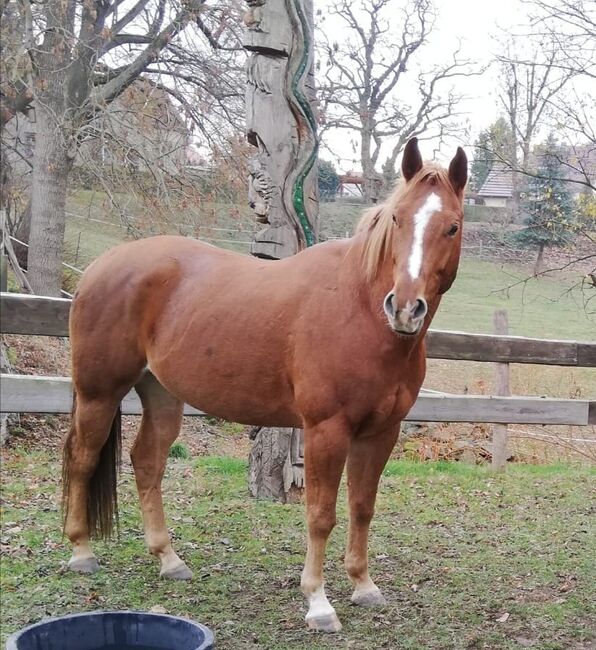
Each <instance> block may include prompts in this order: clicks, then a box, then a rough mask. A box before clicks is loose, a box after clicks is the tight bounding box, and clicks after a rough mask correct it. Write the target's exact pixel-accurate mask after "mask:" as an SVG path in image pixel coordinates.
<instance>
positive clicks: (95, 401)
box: [63, 393, 120, 573]
mask: <svg viewBox="0 0 596 650" xmlns="http://www.w3.org/2000/svg"><path fill="white" fill-rule="evenodd" d="M119 401H120V400H119V399H117V398H113V397H105V398H101V399H100V398H89V397H86V396H85V395H84V394H81V393H79V394H78V395H75V402H74V407H73V417H72V424H71V430H70V434H69V436H68V438H67V440H66V444H65V446H64V463H63V478H64V480H63V486H64V506H65V513H66V516H65V521H64V532H65V534H66V535H67V536H68V538H69V539H70V541H71V543H72V545H73V553H72V557H71V558H70V561H69V562H68V568H69V569H72V570H73V571H79V572H81V573H94V572H95V571H97V570H98V569H99V565H98V563H97V559H96V558H95V555H94V554H93V552H92V550H91V546H90V544H89V536H90V534H91V533H94V532H99V533H100V534H101V535H103V536H108V535H109V533H110V531H111V524H112V517H113V515H114V514H115V505H116V471H117V470H116V466H117V462H118V458H117V456H118V452H119V445H120V441H119V435H120V431H119V413H118V405H119ZM90 483H91V485H90Z"/></svg>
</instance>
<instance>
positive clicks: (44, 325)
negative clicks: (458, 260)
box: [0, 293, 596, 367]
mask: <svg viewBox="0 0 596 650" xmlns="http://www.w3.org/2000/svg"><path fill="white" fill-rule="evenodd" d="M69 310H70V300H68V299H66V298H46V297H43V296H32V295H28V294H18V293H2V294H0V312H1V313H2V321H1V332H2V333H3V334H35V335H39V336H68V312H69ZM427 355H428V357H429V358H431V359H452V360H460V361H492V362H497V363H535V364H542V365H549V366H581V367H596V343H592V342H588V341H556V340H550V339H534V338H526V337H524V336H495V335H493V334H468V333H466V332H448V331H442V330H430V331H429V333H428V335H427Z"/></svg>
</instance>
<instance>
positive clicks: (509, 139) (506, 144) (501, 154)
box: [470, 117, 513, 192]
mask: <svg viewBox="0 0 596 650" xmlns="http://www.w3.org/2000/svg"><path fill="white" fill-rule="evenodd" d="M512 146H513V136H512V133H511V127H510V126H509V124H508V123H507V120H506V119H505V118H504V117H499V118H498V119H497V120H496V121H495V122H493V123H492V124H491V125H490V126H489V127H488V128H486V129H483V130H482V131H481V132H480V133H479V134H478V138H476V142H475V143H474V154H473V155H474V160H473V162H472V166H471V170H470V186H471V189H472V190H474V191H476V192H477V191H478V190H479V189H480V188H481V187H482V186H483V185H484V181H486V178H487V176H488V174H489V172H490V170H491V168H492V166H493V164H494V162H495V160H503V159H507V156H508V154H509V152H510V151H511V147H512Z"/></svg>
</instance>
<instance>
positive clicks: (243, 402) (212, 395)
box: [150, 355, 302, 427]
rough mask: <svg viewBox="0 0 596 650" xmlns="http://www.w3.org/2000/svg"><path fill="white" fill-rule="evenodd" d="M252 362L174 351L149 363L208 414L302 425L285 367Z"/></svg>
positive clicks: (242, 420)
mask: <svg viewBox="0 0 596 650" xmlns="http://www.w3.org/2000/svg"><path fill="white" fill-rule="evenodd" d="M253 366H254V364H247V365H246V366H244V367H243V365H242V364H239V365H235V364H232V363H224V362H223V361H222V362H219V363H218V362H215V361H210V360H208V359H202V360H198V359H196V358H195V359H193V357H192V355H187V356H186V357H185V358H183V359H182V358H180V359H176V357H175V355H172V356H169V357H167V358H165V359H161V360H160V361H158V362H157V363H155V364H154V363H153V362H151V367H150V369H151V371H152V372H153V373H154V374H155V376H156V377H157V379H158V380H159V381H160V383H161V384H162V385H163V386H164V387H165V388H166V389H167V390H168V391H169V392H170V393H172V394H173V395H176V396H177V397H179V398H180V399H181V400H183V401H184V402H186V403H187V404H190V405H191V406H194V407H195V408H197V409H200V410H202V411H205V413H208V414H209V415H214V416H217V417H220V418H223V419H225V420H229V421H231V422H239V423H241V424H252V425H260V426H278V427H299V426H302V419H301V417H300V416H299V414H298V411H297V408H296V404H295V402H294V395H293V391H292V389H291V386H290V384H289V382H288V381H287V380H285V379H284V374H283V372H280V371H278V372H272V370H271V369H270V368H266V367H261V368H262V369H260V370H258V371H255V370H254V367H253Z"/></svg>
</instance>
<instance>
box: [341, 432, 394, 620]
mask: <svg viewBox="0 0 596 650" xmlns="http://www.w3.org/2000/svg"><path fill="white" fill-rule="evenodd" d="M398 435H399V426H398V427H395V429H392V430H388V431H385V432H383V433H381V434H378V435H375V436H370V437H363V438H359V439H358V438H357V439H355V440H352V442H351V445H350V451H349V453H348V499H349V502H350V526H349V530H348V545H347V549H346V555H345V565H346V571H347V573H348V576H349V578H350V580H351V581H352V584H353V585H354V593H353V594H352V602H353V603H354V604H355V605H361V606H363V607H376V606H381V605H384V604H385V598H384V597H383V594H382V593H381V591H380V590H379V588H378V587H377V586H376V585H375V583H374V582H373V581H372V580H371V579H370V576H369V574H368V531H369V527H370V522H371V519H372V516H373V514H374V509H375V500H376V496H377V488H378V486H379V478H380V477H381V472H382V471H383V468H384V467H385V463H386V462H387V459H388V458H389V455H390V454H391V450H392V449H393V447H394V445H395V443H396V441H397V437H398Z"/></svg>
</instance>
